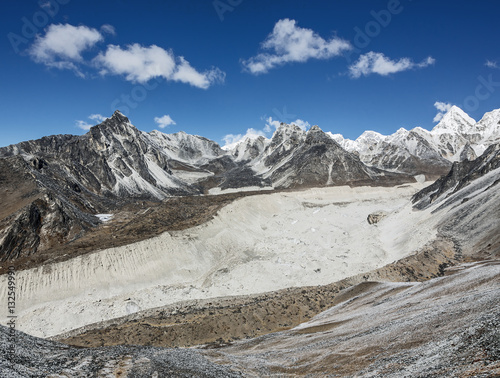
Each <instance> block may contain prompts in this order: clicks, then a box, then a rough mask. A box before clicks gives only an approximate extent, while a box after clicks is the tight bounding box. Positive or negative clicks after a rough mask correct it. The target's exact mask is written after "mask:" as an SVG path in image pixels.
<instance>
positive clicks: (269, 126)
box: [264, 117, 281, 133]
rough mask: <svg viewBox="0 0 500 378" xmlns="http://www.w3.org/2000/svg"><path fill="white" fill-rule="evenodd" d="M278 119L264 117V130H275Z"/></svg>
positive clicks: (278, 123)
mask: <svg viewBox="0 0 500 378" xmlns="http://www.w3.org/2000/svg"><path fill="white" fill-rule="evenodd" d="M280 123H281V122H280V121H276V120H273V117H269V118H266V125H265V126H264V132H266V133H270V132H272V131H274V130H276V129H277V128H278V127H279V125H280Z"/></svg>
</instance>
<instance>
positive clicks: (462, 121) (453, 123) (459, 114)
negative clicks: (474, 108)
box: [432, 105, 476, 133]
mask: <svg viewBox="0 0 500 378" xmlns="http://www.w3.org/2000/svg"><path fill="white" fill-rule="evenodd" d="M475 124H476V121H475V120H474V119H473V118H472V117H470V116H469V115H468V114H467V113H465V112H464V111H463V110H462V109H460V108H459V107H458V106H455V105H453V106H452V107H451V108H450V110H448V112H447V113H446V114H445V115H444V116H443V118H442V119H441V121H439V123H438V124H437V125H436V126H435V127H434V128H433V129H432V132H437V133H439V132H443V131H447V132H456V133H466V132H468V131H470V130H471V129H472V127H473V126H474V125H475Z"/></svg>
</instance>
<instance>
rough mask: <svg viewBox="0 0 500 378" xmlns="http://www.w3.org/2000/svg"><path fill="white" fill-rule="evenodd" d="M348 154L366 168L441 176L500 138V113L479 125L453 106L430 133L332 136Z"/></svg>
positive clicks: (477, 154)
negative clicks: (453, 165)
mask: <svg viewBox="0 0 500 378" xmlns="http://www.w3.org/2000/svg"><path fill="white" fill-rule="evenodd" d="M329 135H330V136H331V137H332V138H333V139H335V140H336V141H337V142H338V143H339V144H340V145H341V146H342V147H344V148H345V149H346V150H347V151H350V152H353V153H356V154H358V155H359V157H360V159H361V161H363V162H364V163H365V164H367V165H371V166H375V167H379V168H382V167H383V168H384V169H389V170H395V171H399V172H406V173H409V174H427V175H429V176H432V177H439V176H441V175H443V174H446V173H448V171H449V170H450V168H451V165H452V163H453V162H456V161H463V160H465V159H467V160H473V159H475V158H476V157H478V156H480V155H481V154H482V153H483V152H484V151H485V150H486V148H487V147H488V146H489V145H491V144H493V143H498V141H499V138H500V110H499V109H497V110H493V111H491V112H489V113H486V114H485V115H484V116H483V118H482V119H481V120H480V121H479V122H476V121H475V120H474V119H472V118H471V117H469V116H468V115H467V114H466V113H465V112H464V111H463V110H462V109H460V108H459V107H457V106H453V107H452V108H451V109H450V110H449V111H448V112H447V113H446V114H445V115H444V117H443V118H442V119H441V121H440V122H439V123H438V124H437V125H436V126H435V127H434V128H433V129H432V130H431V131H428V130H425V129H423V128H421V127H416V128H414V129H412V130H406V129H404V128H401V129H399V130H398V131H397V132H396V133H394V134H392V135H387V136H385V135H382V134H379V133H377V132H374V131H366V132H364V133H363V134H362V135H361V136H360V137H359V138H357V139H356V140H350V139H345V138H344V137H343V136H342V135H340V134H331V133H330V134H329Z"/></svg>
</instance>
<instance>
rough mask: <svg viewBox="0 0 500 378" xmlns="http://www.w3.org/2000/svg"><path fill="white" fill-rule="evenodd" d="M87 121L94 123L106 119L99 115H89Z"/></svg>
mask: <svg viewBox="0 0 500 378" xmlns="http://www.w3.org/2000/svg"><path fill="white" fill-rule="evenodd" d="M89 119H91V120H93V121H96V122H104V121H105V120H107V118H106V117H104V116H103V115H100V114H91V115H89Z"/></svg>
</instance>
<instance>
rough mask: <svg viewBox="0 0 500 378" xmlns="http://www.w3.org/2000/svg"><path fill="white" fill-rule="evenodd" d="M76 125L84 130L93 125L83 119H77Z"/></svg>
mask: <svg viewBox="0 0 500 378" xmlns="http://www.w3.org/2000/svg"><path fill="white" fill-rule="evenodd" d="M75 125H76V127H79V128H80V129H82V130H90V128H91V127H92V126H93V125H91V124H90V123H87V122H85V121H81V120H77V121H75Z"/></svg>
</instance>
